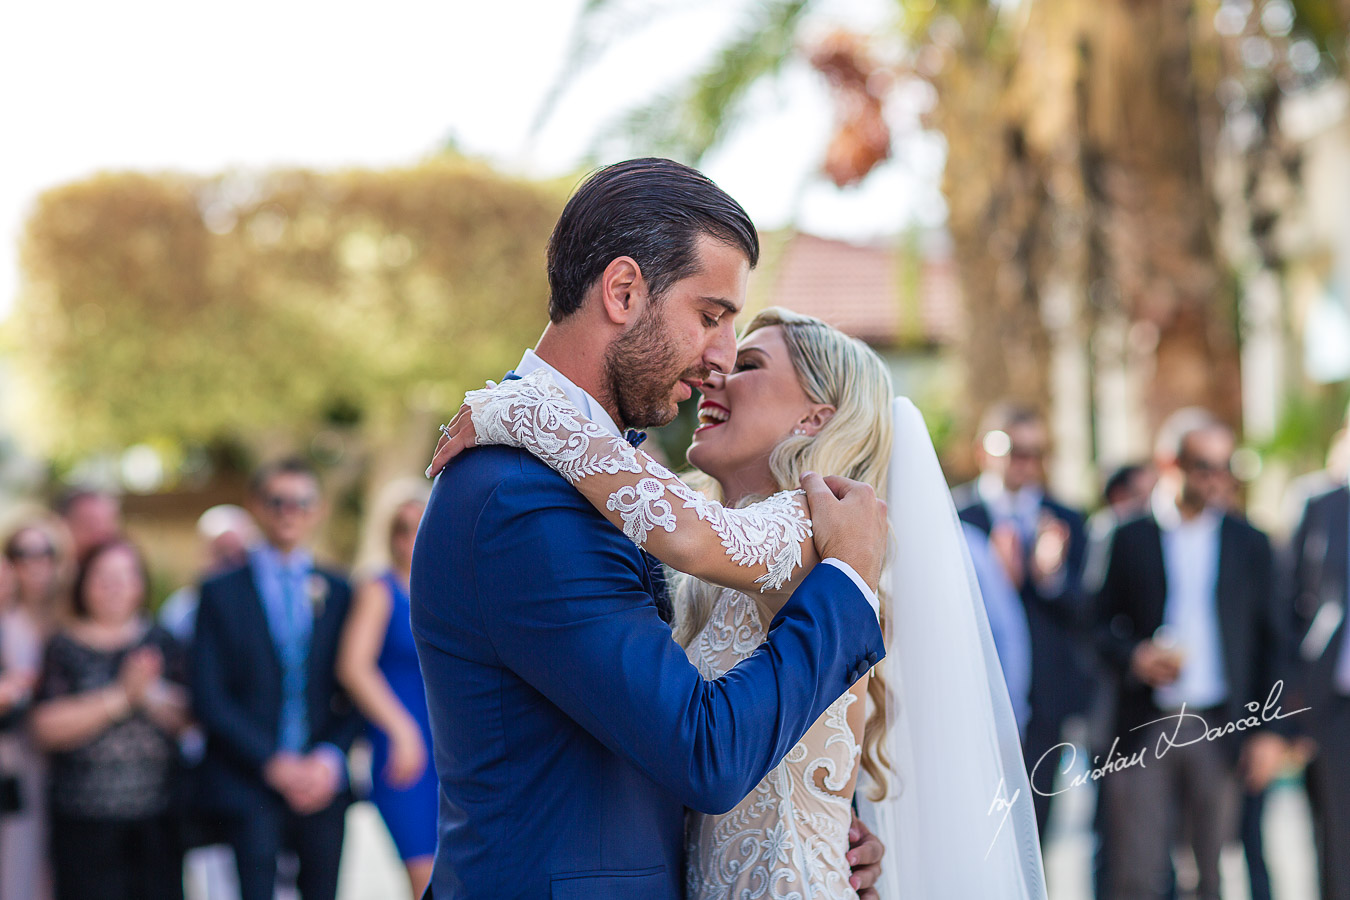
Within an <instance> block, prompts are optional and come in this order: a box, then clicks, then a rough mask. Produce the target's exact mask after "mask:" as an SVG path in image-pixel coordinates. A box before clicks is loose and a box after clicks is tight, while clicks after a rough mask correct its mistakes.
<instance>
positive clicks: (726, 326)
mask: <svg viewBox="0 0 1350 900" xmlns="http://www.w3.org/2000/svg"><path fill="white" fill-rule="evenodd" d="M726 318H728V319H729V318H730V316H727V317H726ZM703 362H704V364H705V365H706V366H707V367H708V368H709V369H712V370H713V371H714V372H721V373H723V374H726V373H727V372H730V371H731V367H732V366H733V365H734V364H735V362H736V329H735V327H734V326H733V325H732V324H731V323H730V322H724V323H723V324H721V325H719V326H718V328H717V333H716V334H715V335H713V339H712V343H710V344H709V345H708V349H707V350H706V351H704V353H703Z"/></svg>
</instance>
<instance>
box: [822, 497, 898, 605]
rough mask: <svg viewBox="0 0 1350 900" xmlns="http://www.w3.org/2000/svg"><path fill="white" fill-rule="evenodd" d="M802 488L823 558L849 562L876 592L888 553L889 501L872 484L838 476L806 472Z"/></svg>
mask: <svg viewBox="0 0 1350 900" xmlns="http://www.w3.org/2000/svg"><path fill="white" fill-rule="evenodd" d="M802 490H804V491H806V502H807V504H808V505H809V506H810V507H811V510H810V512H811V523H812V528H813V531H814V538H815V544H816V551H817V552H818V553H819V554H820V558H821V559H830V558H834V559H838V560H842V561H844V562H846V563H848V564H849V565H850V566H852V567H853V570H854V571H855V572H857V573H858V575H859V577H861V578H862V580H863V581H865V582H867V585H868V587H870V588H872V590H874V591H875V590H876V589H877V583H878V582H879V581H880V580H881V562H882V558H883V557H884V556H885V554H886V534H887V527H888V526H887V523H886V502H885V501H884V500H881V499H878V497H877V494H876V491H874V490H873V489H872V486H871V485H870V484H864V483H863V482H861V481H852V480H850V479H848V478H841V477H839V476H837V475H828V476H825V477H824V478H822V477H821V476H820V475H817V474H816V473H815V472H807V473H806V474H805V475H803V476H802Z"/></svg>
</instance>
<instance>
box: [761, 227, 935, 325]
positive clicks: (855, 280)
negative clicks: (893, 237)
mask: <svg viewBox="0 0 1350 900" xmlns="http://www.w3.org/2000/svg"><path fill="white" fill-rule="evenodd" d="M920 243H922V242H920ZM927 243H928V245H929V246H928V247H926V248H924V249H921V250H920V249H918V248H917V247H912V246H904V245H901V244H899V243H898V242H897V243H887V244H870V245H869V244H850V243H847V242H844V241H836V240H829V239H826V238H820V237H815V236H814V235H809V234H800V233H797V234H792V235H790V236H788V237H787V238H786V240H785V243H784V244H783V248H782V250H781V252H780V254H779V255H778V257H777V259H776V261H775V262H772V263H770V266H766V267H765V269H767V271H762V272H761V273H760V274H759V277H761V278H763V277H767V278H769V279H770V280H771V286H770V287H769V288H768V289H767V290H765V291H761V292H759V296H760V298H761V299H762V301H763V305H765V306H782V307H786V308H787V309H791V310H794V311H796V312H800V313H805V314H807V315H812V316H816V317H817V318H820V319H824V320H825V321H826V322H829V323H830V324H831V325H834V326H835V327H837V328H839V329H841V330H843V331H845V332H847V333H848V334H851V335H853V336H854V337H858V338H861V339H862V340H865V341H867V342H868V343H869V344H872V345H874V346H879V347H893V346H903V345H915V344H919V345H926V344H950V343H952V342H953V341H954V340H955V338H956V336H957V332H958V329H959V328H960V318H961V291H960V285H959V283H958V281H957V278H956V267H955V264H954V262H953V261H952V259H951V255H950V253H949V252H947V251H946V250H945V249H942V248H939V247H934V246H933V244H934V242H932V241H929V242H927ZM916 255H917V256H918V257H919V260H920V262H919V265H918V272H917V275H916V273H915V263H914V257H915V256H916ZM766 261H767V260H766ZM915 294H917V297H916V296H915Z"/></svg>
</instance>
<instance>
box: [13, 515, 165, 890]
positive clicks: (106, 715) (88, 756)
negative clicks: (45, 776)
mask: <svg viewBox="0 0 1350 900" xmlns="http://www.w3.org/2000/svg"><path fill="white" fill-rule="evenodd" d="M147 584H148V580H147V578H146V571H145V563H144V560H143V559H142V558H141V555H140V553H139V552H138V551H137V550H136V548H135V547H133V546H132V545H131V544H129V543H127V542H126V541H124V540H121V539H114V540H112V541H109V542H107V543H104V544H100V545H98V546H96V547H93V548H91V549H90V550H89V551H88V553H87V554H86V556H85V559H84V561H83V563H82V564H81V565H80V569H79V572H78V574H77V575H76V579H75V586H74V592H73V594H72V600H73V617H72V622H71V624H70V625H69V626H67V627H66V628H64V629H62V630H60V631H58V632H57V633H56V635H55V636H54V637H53V638H52V640H51V642H50V644H49V645H48V648H47V655H46V658H45V660H44V662H43V667H42V676H41V678H40V680H39V683H38V688H37V697H36V700H37V703H36V706H35V707H34V709H33V721H32V726H33V734H34V736H35V737H36V739H37V741H38V743H39V744H40V745H41V746H42V747H44V748H45V749H46V750H47V751H48V752H49V753H50V754H51V771H50V775H49V802H50V804H51V852H52V869H53V873H54V877H55V883H56V897H57V900H123V898H124V900H159V898H181V897H182V892H183V873H182V865H181V858H180V856H179V854H178V850H177V846H178V844H177V840H176V838H175V836H174V834H173V825H172V819H171V817H170V816H169V814H168V813H169V809H170V801H171V796H172V790H173V784H172V780H173V777H174V772H175V767H176V762H177V752H178V745H177V741H176V736H177V734H178V732H179V731H180V730H181V729H182V728H183V727H184V726H185V725H186V724H187V721H188V704H187V694H186V691H185V690H184V688H183V686H182V669H183V658H182V650H181V648H180V647H179V646H178V644H177V642H176V641H174V639H173V637H172V636H171V635H169V633H168V632H166V631H164V630H163V629H162V628H159V627H158V626H155V625H153V624H152V623H151V621H150V620H149V618H148V617H147V616H146V610H145V602H146V588H147Z"/></svg>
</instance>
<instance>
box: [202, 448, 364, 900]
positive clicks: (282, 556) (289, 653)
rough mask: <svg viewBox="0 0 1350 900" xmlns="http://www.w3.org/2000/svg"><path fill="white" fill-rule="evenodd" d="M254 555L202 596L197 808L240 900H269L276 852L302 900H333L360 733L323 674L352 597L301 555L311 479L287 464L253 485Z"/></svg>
mask: <svg viewBox="0 0 1350 900" xmlns="http://www.w3.org/2000/svg"><path fill="white" fill-rule="evenodd" d="M251 495H252V506H253V512H254V515H255V516H256V518H257V520H258V524H259V526H260V527H261V529H262V531H263V535H264V537H265V540H264V542H263V543H261V544H259V545H258V546H256V547H254V548H253V549H252V550H250V551H249V555H248V563H247V565H245V566H243V567H241V568H237V569H235V570H233V571H230V572H226V573H224V574H222V575H219V576H216V577H215V578H212V579H211V580H209V581H207V582H206V583H205V584H203V585H202V589H201V602H200V607H199V609H198V613H197V629H196V636H195V639H194V643H193V653H192V662H191V679H192V692H193V705H194V708H195V712H196V715H197V717H198V719H199V720H200V721H201V723H202V726H203V728H204V730H205V732H206V756H205V759H204V760H203V762H202V766H201V771H202V775H201V780H202V784H201V792H202V798H201V802H202V805H203V806H204V808H205V810H206V811H207V812H208V813H209V814H210V815H212V816H214V817H215V818H216V819H217V820H218V825H219V826H220V828H221V830H222V831H223V833H225V834H226V835H227V836H228V841H229V843H230V845H231V846H232V847H233V849H234V853H235V861H236V864H237V866H238V869H239V886H240V894H241V900H270V898H271V897H272V895H273V891H274V888H275V882H276V867H277V854H278V853H279V852H280V851H281V850H282V849H283V848H288V849H291V850H293V851H294V852H295V853H296V855H297V856H298V858H299V862H300V871H299V877H298V887H299V889H300V894H301V896H302V897H303V898H304V900H332V898H333V897H334V896H335V894H336V892H337V870H338V861H339V858H340V856H341V852H342V838H343V820H344V817H345V813H346V808H347V805H348V802H349V794H348V791H347V780H346V753H347V749H348V748H349V747H350V745H351V742H352V740H353V739H354V738H355V736H356V733H357V731H358V729H359V727H360V722H359V719H358V717H357V716H356V714H355V712H354V710H353V708H352V706H351V704H350V702H349V701H348V699H347V697H346V695H345V694H344V693H343V692H342V690H341V688H340V687H339V686H338V683H337V680H336V678H335V676H334V662H335V656H336V652H337V643H338V636H339V633H340V632H341V629H342V623H343V620H344V619H345V618H346V614H347V607H348V604H349V601H350V597H351V590H350V588H349V587H348V585H347V582H346V581H345V580H344V579H343V578H342V577H341V576H340V575H337V574H335V573H333V572H330V571H328V570H325V569H321V568H318V567H317V566H315V564H314V561H313V557H312V556H311V555H310V552H309V550H308V549H306V547H307V544H308V542H309V540H310V538H311V537H312V536H313V533H314V530H315V528H316V526H317V525H318V523H319V520H320V517H321V506H320V504H321V498H320V493H319V480H318V477H317V475H316V473H315V472H314V470H313V469H312V468H311V467H309V466H308V465H307V464H306V463H304V462H302V461H299V460H286V461H282V462H279V463H275V464H272V465H270V466H266V467H264V468H263V469H261V470H260V471H259V472H258V473H257V474H256V475H255V476H254V479H253V482H252V485H251Z"/></svg>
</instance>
